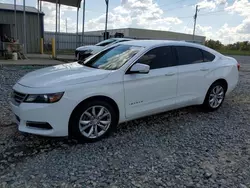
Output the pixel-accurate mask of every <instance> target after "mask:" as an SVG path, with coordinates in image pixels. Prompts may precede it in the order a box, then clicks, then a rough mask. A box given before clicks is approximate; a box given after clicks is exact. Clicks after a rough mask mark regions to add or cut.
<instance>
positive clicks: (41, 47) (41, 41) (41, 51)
mask: <svg viewBox="0 0 250 188" xmlns="http://www.w3.org/2000/svg"><path fill="white" fill-rule="evenodd" d="M40 53H41V54H43V38H41V39H40Z"/></svg>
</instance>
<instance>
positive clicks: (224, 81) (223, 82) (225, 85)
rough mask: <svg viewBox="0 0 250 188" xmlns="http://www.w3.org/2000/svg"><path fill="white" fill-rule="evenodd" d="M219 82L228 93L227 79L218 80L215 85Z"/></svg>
mask: <svg viewBox="0 0 250 188" xmlns="http://www.w3.org/2000/svg"><path fill="white" fill-rule="evenodd" d="M218 82H219V83H222V84H223V86H224V87H225V92H227V89H228V83H227V81H226V80H225V79H218V80H216V81H215V82H214V83H218ZM214 83H213V84H214ZM213 84H212V85H213Z"/></svg>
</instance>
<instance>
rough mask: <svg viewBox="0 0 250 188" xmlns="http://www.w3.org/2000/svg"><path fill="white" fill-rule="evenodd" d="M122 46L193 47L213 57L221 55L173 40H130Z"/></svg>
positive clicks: (211, 50)
mask: <svg viewBox="0 0 250 188" xmlns="http://www.w3.org/2000/svg"><path fill="white" fill-rule="evenodd" d="M123 44H127V45H133V46H142V47H145V48H150V47H156V46H160V45H173V46H178V45H180V46H188V47H195V48H200V49H203V50H206V51H208V52H211V53H213V54H214V55H221V54H220V53H219V52H216V51H215V50H213V49H211V48H208V47H206V46H204V45H201V44H197V43H192V42H186V41H174V40H132V41H126V42H123Z"/></svg>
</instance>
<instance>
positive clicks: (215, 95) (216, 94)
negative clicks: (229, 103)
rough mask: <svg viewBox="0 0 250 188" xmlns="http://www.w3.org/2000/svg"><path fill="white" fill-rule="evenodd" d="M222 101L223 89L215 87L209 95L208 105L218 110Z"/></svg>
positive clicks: (218, 86)
mask: <svg viewBox="0 0 250 188" xmlns="http://www.w3.org/2000/svg"><path fill="white" fill-rule="evenodd" d="M223 99H224V88H223V87H222V86H220V85H217V86H215V87H214V88H213V89H212V91H211V92H210V94H209V105H210V106H211V107H212V108H218V107H219V106H220V105H221V103H222V102H223Z"/></svg>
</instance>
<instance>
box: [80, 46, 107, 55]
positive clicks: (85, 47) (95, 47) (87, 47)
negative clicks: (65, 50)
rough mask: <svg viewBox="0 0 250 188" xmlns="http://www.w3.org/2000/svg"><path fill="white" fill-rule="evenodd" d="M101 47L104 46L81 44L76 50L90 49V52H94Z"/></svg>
mask: <svg viewBox="0 0 250 188" xmlns="http://www.w3.org/2000/svg"><path fill="white" fill-rule="evenodd" d="M103 48H104V47H103V46H95V45H91V46H81V47H79V48H77V49H76V51H91V53H96V52H99V51H101V50H102V49H103Z"/></svg>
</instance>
